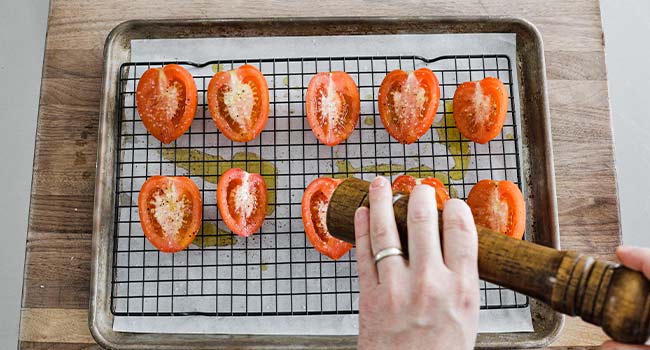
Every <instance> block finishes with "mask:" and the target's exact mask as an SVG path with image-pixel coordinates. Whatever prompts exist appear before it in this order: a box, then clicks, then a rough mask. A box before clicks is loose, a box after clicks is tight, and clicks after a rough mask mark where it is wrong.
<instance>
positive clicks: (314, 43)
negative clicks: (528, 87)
mask: <svg viewBox="0 0 650 350" xmlns="http://www.w3.org/2000/svg"><path fill="white" fill-rule="evenodd" d="M394 37H395V36H391V35H385V36H380V37H376V38H372V39H373V40H370V42H377V43H379V44H384V45H378V46H377V49H376V50H377V51H378V52H379V51H381V50H380V49H381V47H392V48H393V49H394V50H395V49H396V50H398V54H402V55H403V54H404V53H405V52H409V51H406V48H402V47H400V45H399V44H398V45H390V44H391V43H390V40H391V38H394ZM421 37H425V35H423V36H421ZM443 37H446V36H443ZM512 37H513V38H514V35H512ZM334 38H335V39H339V40H341V39H345V38H344V37H334ZM501 38H503V37H501ZM255 39H256V38H247V39H242V38H236V39H231V40H228V39H226V40H225V41H231V43H236V44H237V45H242V44H241V43H242V42H244V44H243V46H246V44H245V42H246V41H250V42H251V43H254V42H255ZM266 39H267V40H262V41H261V42H268V43H270V45H273V41H274V39H275V40H276V41H277V40H283V41H286V38H266ZM358 39H361V38H359V37H357V40H358ZM363 39H368V38H363ZM363 39H361V40H363ZM296 40H298V41H300V40H303V41H304V42H306V44H305V45H303V47H306V48H309V47H310V44H311V47H312V48H314V49H318V48H322V47H323V43H319V42H318V40H313V39H312V38H296ZM354 40H355V39H348V40H343V41H341V42H346V41H351V43H352V44H353V45H354ZM386 40H388V42H385V41H386ZM429 40H430V38H429ZM184 41H185V42H191V41H192V40H184ZM366 42H368V41H366ZM399 42H403V43H409V45H410V47H413V44H412V42H409V41H408V40H403V41H399ZM399 42H398V43H399ZM179 43H180V42H179ZM277 43H278V42H276V45H277ZM385 44H388V45H385ZM424 44H426V42H424V43H423V45H424ZM179 45H180V44H179ZM225 46H226V47H227V46H228V45H225ZM255 46H256V47H257V48H258V49H260V50H264V47H263V45H259V42H258V44H257V45H255ZM366 46H370V47H371V48H372V47H373V46H372V45H367V44H366ZM449 46H451V47H454V49H456V48H458V47H459V45H449ZM162 47H164V46H162ZM199 47H206V49H207V50H206V52H207V53H208V55H209V52H210V51H212V50H210V47H209V45H205V46H202V45H200V46H199ZM341 49H342V50H343V51H345V52H346V53H347V54H348V55H349V54H350V51H349V50H348V49H345V45H342V47H341ZM400 49H401V50H403V51H401V52H399V50H400ZM463 49H465V52H467V53H468V54H471V53H473V52H471V50H470V49H469V48H463ZM223 51H224V52H235V51H236V50H223ZM239 51H242V50H241V49H240V50H239ZM253 51H254V50H253ZM386 51H387V50H384V51H383V53H384V54H386ZM412 51H413V50H411V52H412ZM452 51H455V50H452ZM497 51H499V50H497ZM156 52H157V54H158V55H162V59H161V60H163V61H170V60H178V59H182V58H183V57H168V56H165V53H164V51H163V52H160V49H157V50H156ZM176 52H179V51H176ZM243 52H246V51H245V50H244V51H243ZM262 52H264V51H262ZM267 52H268V51H267ZM327 52H328V54H329V55H334V54H332V53H331V51H330V50H328V51H327ZM307 53H309V50H308V49H307ZM321 53H322V52H321ZM352 53H353V54H355V53H356V52H352ZM390 53H393V52H390ZM451 53H454V52H451ZM455 53H456V54H457V53H458V51H455ZM478 53H479V54H481V53H482V54H485V53H486V52H484V50H483V52H478ZM501 53H502V54H503V53H504V52H503V51H501ZM509 53H510V54H511V56H513V57H511V60H512V61H516V57H514V56H515V53H514V52H509ZM356 54H357V55H360V54H361V53H356ZM200 55H201V53H194V56H192V59H193V60H195V61H196V60H197V58H196V57H197V56H198V57H199V58H201V57H200ZM307 56H312V55H307V54H306V53H305V52H303V55H302V57H307ZM313 56H315V55H313ZM425 56H429V57H431V54H430V53H428V54H427V55H425ZM506 56H508V55H506ZM156 57H158V56H156ZM218 57H220V58H223V57H221V56H218ZM248 57H264V56H263V55H261V54H260V56H255V55H249V56H248ZM348 57H349V56H348ZM211 58H212V59H214V58H215V56H214V55H213V56H212V57H211ZM230 58H231V59H232V58H233V57H230ZM509 58H510V57H509ZM207 59H208V58H207V57H206V60H207ZM131 60H132V61H138V57H135V59H134V57H131ZM398 61H399V60H398ZM495 62H496V65H497V67H496V69H497V70H496V71H495V72H496V74H499V71H498V64H499V63H498V62H499V61H498V59H496V61H495ZM325 63H327V62H325ZM336 63H337V62H335V64H336ZM357 63H358V62H357ZM425 63H426V62H425ZM454 63H455V64H458V63H457V62H456V61H454ZM329 64H330V66H331V64H332V62H331V61H330V62H329ZM342 64H343V67H342V68H343V69H342V70H346V69H345V68H346V67H345V64H346V62H343V63H342ZM416 64H418V62H416V61H415V60H413V65H414V66H415V65H416ZM441 64H443V65H444V64H445V62H444V61H441ZM447 64H449V63H448V62H447ZM467 64H468V65H469V67H461V68H466V69H467V68H469V69H467V70H469V71H470V72H471V71H472V69H471V64H472V61H471V59H470V58H468V59H467ZM482 64H483V65H485V59H483V62H482ZM262 65H263V63H262V62H260V68H263V66H262ZM433 65H434V66H433V67H431V68H432V69H434V71H435V69H436V67H435V62H434V64H433ZM474 65H475V68H474V71H475V72H476V70H477V69H476V65H477V62H474ZM400 66H401V62H400ZM501 66H502V67H503V66H504V63H502V64H501ZM513 66H515V67H516V65H513ZM287 67H288V68H289V65H287ZM416 67H417V66H415V67H411V68H416ZM206 68H207V69H209V68H210V67H209V66H208V67H206ZM387 68H388V67H386V69H387ZM394 68H397V67H394ZM446 68H447V69H449V67H446ZM455 68H456V74H458V67H455ZM486 68H488V71H489V68H492V69H495V67H482V69H483V74H484V75H485V73H486ZM438 69H443V70H444V69H445V67H444V66H443V67H440V66H438ZM262 70H263V71H264V69H262ZM360 71H361V69H360V68H359V67H358V66H357V72H360ZM478 71H479V72H480V69H478ZM514 71H515V73H514V75H513V77H514V78H512V77H511V79H514V82H515V83H516V82H517V78H516V77H517V75H516V74H517V70H516V69H514ZM135 72H137V69H136V70H134V76H136V75H137V73H135ZM193 73H194V75H195V77H196V76H197V73H196V72H193ZM440 73H441V75H442V74H444V73H443V72H442V71H441V72H440ZM205 75H207V76H209V75H208V74H205ZM210 75H211V73H210ZM440 78H441V77H440V76H439V79H440ZM473 78H474V79H476V78H482V77H473ZM456 79H458V78H457V77H456ZM502 79H503V78H502ZM459 80H460V79H459ZM465 80H467V79H465ZM302 83H304V82H301V84H302ZM288 85H290V83H289V84H288ZM359 85H360V86H362V85H363V84H362V83H361V82H360V84H359ZM443 85H444V82H443ZM514 85H516V84H514ZM443 90H444V89H443ZM514 91H515V94H514V97H515V100H516V102H518V99H519V97H520V95H521V93H517V89H516V88H515V89H514ZM443 95H444V94H443ZM451 95H453V92H452V93H451ZM443 97H444V96H443ZM517 105H518V103H517ZM442 108H443V109H444V108H445V107H444V106H443V107H442ZM517 109H518V108H517ZM362 112H363V111H362ZM288 114H289V115H290V114H291V113H288ZM298 114H299V113H298ZM369 114H372V113H369ZM443 115H444V111H443ZM522 115H523V113H522ZM511 117H512V116H511ZM362 118H363V116H362ZM208 120H209V118H208ZM510 125H511V126H513V127H514V126H515V125H513V124H512V121H511V122H510ZM193 128H195V126H193ZM361 132H362V131H361ZM132 133H133V131H132ZM512 133H514V134H515V135H517V134H519V135H522V133H521V131H519V130H512ZM117 136H118V137H119V136H121V135H117ZM522 136H523V135H522ZM502 137H503V135H502ZM262 138H263V136H262ZM118 140H119V138H118ZM303 140H304V137H303ZM515 140H516V141H517V142H519V143H520V144H521V143H522V142H523V140H524V137H521V138H515ZM139 141H142V140H139ZM139 141H136V139H135V137H133V138H132V142H133V143H136V142H139ZM276 141H277V140H276ZM145 143H148V140H145ZM508 143H509V144H511V145H512V147H514V144H515V143H514V142H508ZM504 145H505V143H504ZM181 146H183V144H182V141H181ZM185 146H187V145H185ZM258 146H259V145H258ZM520 146H521V147H522V148H524V149H523V150H522V151H524V152H522V154H525V151H527V149H526V146H527V145H520ZM419 147H420V146H418V148H419ZM432 147H433V146H432ZM504 148H505V146H504ZM118 149H119V146H118ZM472 149H473V151H474V153H476V154H481V151H479V150H477V149H476V148H472ZM217 151H218V150H217ZM440 151H441V150H436V151H434V150H433V148H432V149H431V150H430V151H429V152H430V153H439V152H440ZM260 152H263V150H260ZM404 152H405V153H406V151H404ZM442 152H444V150H442ZM430 153H429V154H430ZM484 153H485V151H484ZM502 153H504V154H505V153H507V150H505V149H503V150H502ZM510 153H511V154H514V152H512V151H511V152H510ZM345 154H346V155H347V154H348V150H347V149H346V150H345ZM419 154H420V149H418V155H419ZM120 155H121V154H119V155H118V159H120ZM231 155H232V154H231ZM404 158H405V161H407V159H406V155H405V156H404ZM522 158H523V157H522ZM503 159H504V162H505V157H504V158H503ZM132 160H133V159H132ZM132 160H131V161H132ZM485 161H486V162H487V161H488V160H485ZM447 162H449V161H447ZM476 162H479V158H478V157H476ZM489 162H490V164H491V165H492V160H489ZM494 162H495V163H496V162H498V160H494ZM524 163H525V161H524ZM333 164H334V163H333V162H331V164H330V166H331V167H334V165H333ZM402 165H406V164H402ZM447 165H448V166H449V164H447ZM431 166H432V167H434V168H436V166H435V164H431ZM501 166H502V168H503V169H504V171H503V175H502V176H494V173H492V174H490V175H491V177H494V178H506V177H508V174H506V171H507V167H506V164H501ZM162 167H163V166H162V165H161V166H160V167H159V168H158V171H159V172H162V169H161V168H162ZM172 167H173V165H172ZM440 167H441V166H440V165H438V167H437V169H439V168H440ZM474 168H475V169H477V172H476V175H475V177H476V178H483V177H485V176H481V175H480V174H479V172H478V168H479V167H478V165H477V164H474ZM517 168H519V170H520V171H521V174H510V177H508V178H509V179H513V178H515V177H516V178H517V179H519V178H520V175H522V174H523V175H524V178H523V179H522V181H521V183H522V185H523V187H524V188H523V189H524V192H525V193H528V191H527V190H528V189H529V188H530V185H528V184H527V183H526V182H525V180H526V179H527V177H525V175H526V174H525V173H526V172H527V171H526V170H527V169H526V164H523V166H517V167H515V169H517ZM131 171H132V174H133V169H131ZM145 172H148V170H145ZM334 172H335V171H334V169H332V173H333V174H334ZM515 172H516V170H515ZM175 173H176V170H174V174H175ZM312 173H317V172H313V171H312ZM166 174H167V173H166ZM150 175H151V174H150ZM169 175H171V174H169ZM362 175H363V174H362ZM474 181H476V179H474ZM470 182H471V181H470ZM305 185H306V184H305ZM456 185H458V183H457V184H456ZM452 186H454V185H453V181H452ZM134 188H138V186H134ZM466 190H469V188H467V189H466V188H465V181H463V183H462V184H461V186H460V190H458V189H456V191H458V192H460V197H463V194H464V191H466ZM529 197H530V196H529ZM118 207H119V206H118ZM118 231H119V229H118ZM263 232H264V230H263ZM529 235H530V236H531V238H532V239H535V232H532V233H531V232H530V228H529ZM129 237H130V236H129ZM140 237H141V235H140ZM303 239H304V238H303ZM260 240H262V241H263V238H262V239H260ZM116 241H117V240H116ZM138 242H140V241H139V240H138ZM142 242H143V243H144V239H142ZM303 244H304V243H303ZM129 245H130V242H129ZM246 246H248V243H247V244H246ZM187 254H188V255H189V254H191V251H190V252H189V253H187ZM116 256H117V255H116ZM129 258H130V256H128V255H127V259H129ZM351 258H352V257H348V264H347V265H348V266H350V265H351V264H350V263H349V262H350V260H349V259H351ZM117 259H118V261H117V262H118V265H120V266H122V265H123V264H120V263H119V259H120V258H117ZM188 259H189V258H188ZM247 259H248V258H247ZM247 261H248V260H247ZM253 261H255V260H253ZM257 261H259V259H258V260H257ZM305 266H306V265H305ZM258 267H259V266H258ZM127 272H128V271H127ZM347 273H348V274H350V273H351V271H350V270H348V272H347ZM247 274H248V272H247ZM143 276H144V273H143ZM135 282H136V283H135V284H134V285H140V284H141V283H140V282H142V281H138V280H137V279H136V280H135ZM350 283H352V281H351V282H350ZM127 285H128V284H127ZM142 285H144V283H142ZM185 288H186V290H185V292H186V293H188V290H187V288H188V284H186V285H185ZM348 288H353V287H352V286H348ZM321 290H322V286H321ZM348 290H349V289H348ZM114 292H115V290H114ZM140 293H144V290H141V291H140ZM348 294H350V293H348ZM135 295H136V296H137V295H138V294H137V291H136V292H135ZM488 299H489V298H488V295H487V293H486V294H485V300H483V301H484V302H485V303H486V304H487V303H489V300H488ZM131 300H135V301H136V303H135V304H134V305H133V306H132V307H133V308H132V310H133V309H137V308H138V307H139V308H140V309H141V310H144V308H145V305H144V304H143V301H144V298H142V300H141V301H140V304H138V303H137V300H138V299H137V298H133V299H127V301H129V302H130V301H131ZM243 300H244V303H245V304H244V307H247V305H248V302H247V301H246V299H243ZM304 300H305V301H304V302H305V304H304V306H303V307H304V308H305V309H309V305H308V304H307V298H305V299H304ZM354 301H355V299H354V298H350V303H352V304H353V303H354ZM352 304H351V305H350V306H348V307H351V308H352V309H354V306H353V305H352ZM126 305H127V310H128V307H129V303H127V304H126ZM172 305H173V304H172ZM177 305H178V304H177ZM187 305H190V304H187ZM275 305H276V307H277V305H278V304H277V302H276V304H275ZM322 305H323V303H322V301H321V307H322ZM118 306H119V305H118ZM122 306H124V305H122ZM535 306H536V305H535V304H533V308H535ZM113 307H114V308H113V310H112V311H113V312H114V311H115V305H113ZM149 307H150V306H149ZM177 307H178V306H177ZM231 307H232V301H231ZM257 307H259V308H260V309H261V308H262V305H258V306H257ZM190 308H191V310H189V311H188V310H185V311H181V312H192V311H197V310H199V312H200V309H201V304H200V303H199V304H198V306H197V305H196V304H192V306H190ZM172 309H173V307H172ZM312 309H313V306H312ZM156 311H159V310H156ZM246 311H248V309H246ZM260 311H261V310H260ZM291 311H292V312H293V311H294V310H291ZM298 311H300V310H298ZM136 314H137V313H136ZM109 316H110V315H109ZM337 317H339V316H337ZM349 317H354V316H349ZM214 320H217V319H214ZM348 320H349V318H348ZM256 322H257V321H253V322H252V323H251V322H249V323H251V324H253V325H256V324H257V323H256ZM296 324H299V322H298V323H296ZM351 324H354V322H352V323H351ZM491 324H493V323H491ZM91 328H92V324H91ZM244 328H245V327H244ZM255 328H257V329H258V331H259V332H262V333H265V334H273V333H274V332H273V331H272V329H271V330H270V331H266V330H264V329H268V328H263V327H262V328H260V327H259V324H257V327H253V328H251V329H255ZM299 328H300V327H299ZM307 328H308V327H307ZM343 328H344V329H347V330H348V332H342V334H354V333H355V332H356V330H354V328H353V327H343ZM134 330H135V329H134ZM150 330H151V329H149V331H150ZM226 331H228V329H226ZM497 331H498V329H497ZM230 333H242V332H241V331H240V332H235V331H232V329H231V332H230ZM243 333H249V332H248V331H244V332H243ZM287 333H288V334H292V333H296V331H293V332H292V331H286V330H285V331H284V332H283V334H287ZM298 333H300V332H298ZM321 334H322V332H321ZM326 334H327V333H326ZM339 334H341V333H339ZM500 335H502V334H500ZM134 337H135V335H134ZM299 338H300V337H293V340H297V339H299ZM531 338H534V336H533V337H531ZM286 339H287V340H289V339H291V338H286ZM481 341H482V339H481V337H479V345H481V344H482V342H481Z"/></svg>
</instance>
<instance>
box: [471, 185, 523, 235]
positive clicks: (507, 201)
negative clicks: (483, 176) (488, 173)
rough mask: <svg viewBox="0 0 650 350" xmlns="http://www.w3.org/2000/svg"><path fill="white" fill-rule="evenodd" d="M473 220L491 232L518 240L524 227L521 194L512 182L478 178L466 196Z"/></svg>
mask: <svg viewBox="0 0 650 350" xmlns="http://www.w3.org/2000/svg"><path fill="white" fill-rule="evenodd" d="M467 205H469V207H470V209H472V215H473V216H474V222H476V224H477V225H481V226H484V227H487V228H489V229H491V230H493V231H496V232H501V233H503V234H505V235H507V236H510V237H514V238H518V239H521V238H522V237H523V235H524V230H525V229H526V205H525V204H524V196H523V195H522V193H521V191H520V190H519V187H517V185H515V184H514V183H512V182H510V181H507V180H503V181H496V180H481V181H479V182H478V183H477V184H476V185H474V187H472V190H471V191H470V192H469V196H468V197H467Z"/></svg>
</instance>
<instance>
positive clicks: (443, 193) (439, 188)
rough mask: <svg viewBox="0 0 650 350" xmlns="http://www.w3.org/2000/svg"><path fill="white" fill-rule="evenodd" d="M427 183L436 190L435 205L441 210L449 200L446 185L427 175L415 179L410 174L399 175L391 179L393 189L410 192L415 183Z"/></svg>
mask: <svg viewBox="0 0 650 350" xmlns="http://www.w3.org/2000/svg"><path fill="white" fill-rule="evenodd" d="M420 184H422V185H429V186H431V187H433V188H434V189H435V190H436V205H437V207H438V209H440V210H442V208H443V207H444V205H445V202H446V201H447V200H449V191H447V187H445V185H444V184H443V183H442V181H440V180H438V179H437V178H435V177H427V178H424V179H416V178H414V177H413V176H410V175H400V176H398V177H396V178H395V180H394V181H393V186H392V187H393V191H396V192H402V193H405V194H410V193H411V192H413V189H414V188H415V186H416V185H420Z"/></svg>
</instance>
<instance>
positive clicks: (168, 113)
mask: <svg viewBox="0 0 650 350" xmlns="http://www.w3.org/2000/svg"><path fill="white" fill-rule="evenodd" d="M196 100H197V93H196V84H194V79H193V78H192V75H191V74H190V72H188V71H187V70H186V69H185V68H183V67H181V66H179V65H177V64H168V65H166V66H164V67H162V68H149V69H147V71H145V72H144V74H142V77H140V81H139V82H138V87H137V88H136V92H135V103H136V105H137V107H138V114H139V115H140V119H142V123H143V124H144V127H145V128H147V130H149V132H150V133H151V135H153V136H154V137H155V138H157V139H158V140H160V141H161V142H162V143H170V142H172V141H174V140H176V139H177V138H179V137H180V136H181V135H183V133H185V131H187V129H189V128H190V125H192V121H193V120H194V114H196Z"/></svg>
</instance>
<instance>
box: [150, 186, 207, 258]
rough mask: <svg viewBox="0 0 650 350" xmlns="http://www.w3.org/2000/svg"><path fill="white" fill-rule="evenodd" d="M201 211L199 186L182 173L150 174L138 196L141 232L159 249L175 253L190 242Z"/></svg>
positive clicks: (195, 231)
mask: <svg viewBox="0 0 650 350" xmlns="http://www.w3.org/2000/svg"><path fill="white" fill-rule="evenodd" d="M202 210H203V208H202V204H201V193H200V192H199V188H198V187H197V186H196V184H195V183H194V182H193V181H192V180H190V179H189V178H187V177H184V176H176V177H168V176H152V177H150V178H149V179H147V181H145V183H144V184H143V185H142V188H141V189H140V193H139V195H138V213H139V214H140V225H142V230H143V231H144V235H145V236H146V237H147V239H148V240H149V242H151V244H153V245H154V246H155V247H156V248H158V250H160V251H161V252H168V253H174V252H178V251H181V250H183V249H185V248H187V246H188V245H189V244H190V243H192V241H193V240H194V237H196V233H197V232H198V231H199V229H200V228H201V215H202Z"/></svg>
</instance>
